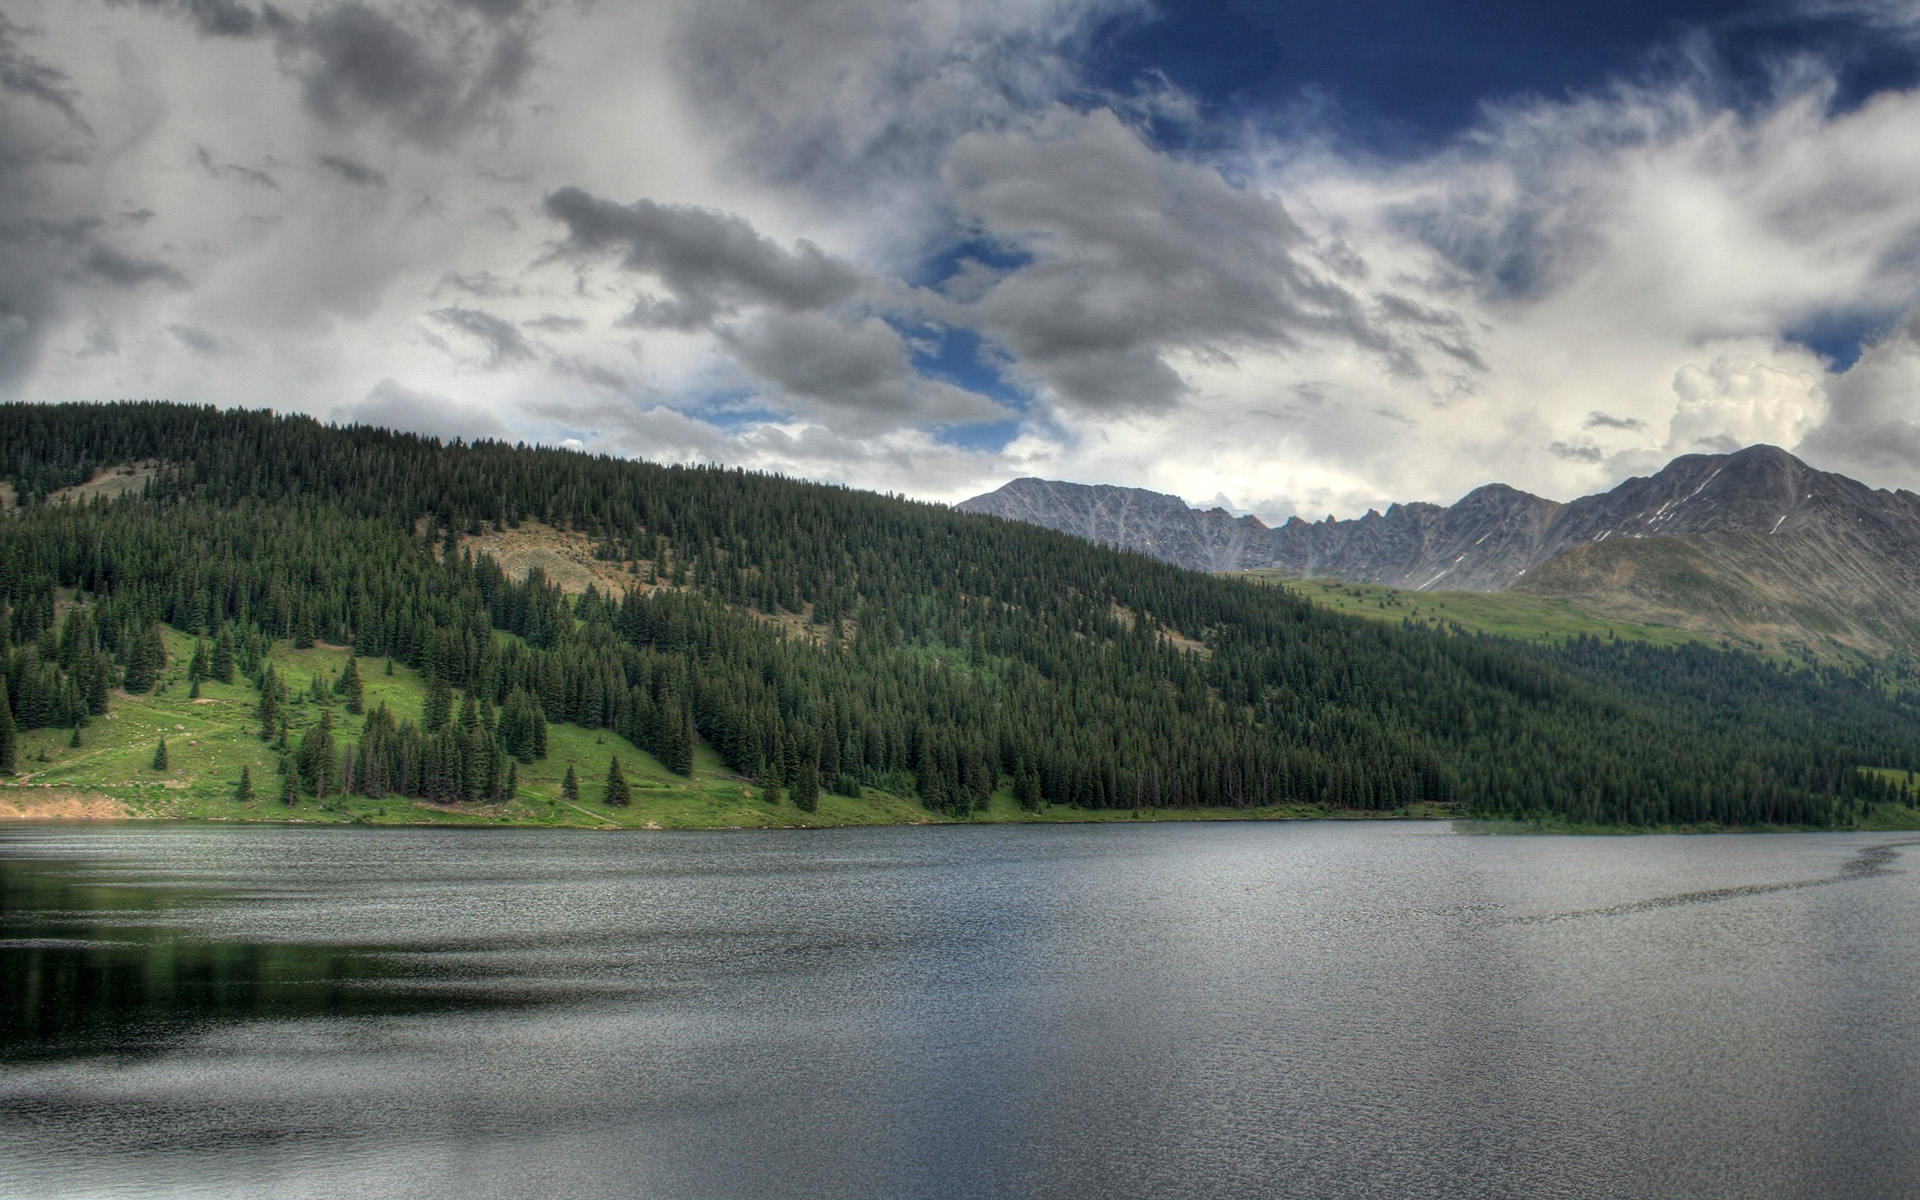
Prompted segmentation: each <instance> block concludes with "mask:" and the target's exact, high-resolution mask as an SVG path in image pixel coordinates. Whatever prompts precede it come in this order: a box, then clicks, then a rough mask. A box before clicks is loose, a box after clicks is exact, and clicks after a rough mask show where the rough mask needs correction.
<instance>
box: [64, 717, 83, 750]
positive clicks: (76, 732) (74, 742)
mask: <svg viewBox="0 0 1920 1200" xmlns="http://www.w3.org/2000/svg"><path fill="white" fill-rule="evenodd" d="M79 748H80V722H78V721H75V722H74V723H73V736H72V737H70V738H68V739H67V749H69V750H78V749H79Z"/></svg>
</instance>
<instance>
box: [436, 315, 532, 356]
mask: <svg viewBox="0 0 1920 1200" xmlns="http://www.w3.org/2000/svg"><path fill="white" fill-rule="evenodd" d="M433 315H434V316H435V317H436V318H438V319H439V320H441V321H444V322H445V323H446V324H448V325H451V326H452V327H453V328H455V329H458V330H460V331H461V332H462V333H465V334H468V335H470V336H472V337H475V338H478V339H479V340H480V341H482V342H483V343H485V344H486V347H487V365H488V366H489V367H497V366H500V365H501V364H503V363H507V362H514V361H524V360H527V359H531V358H533V357H534V352H533V347H532V346H531V345H529V344H528V343H527V339H526V338H525V337H524V336H522V335H521V333H520V329H519V327H518V326H516V325H515V324H514V323H513V322H511V321H508V320H504V319H502V318H500V317H496V316H494V315H493V314H492V313H487V312H481V311H480V310H479V309H474V308H442V309H436V310H435V311H434V314H433Z"/></svg>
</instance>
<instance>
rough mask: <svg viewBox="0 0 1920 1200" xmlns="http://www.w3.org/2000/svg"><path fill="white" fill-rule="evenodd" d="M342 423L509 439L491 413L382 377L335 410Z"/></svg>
mask: <svg viewBox="0 0 1920 1200" xmlns="http://www.w3.org/2000/svg"><path fill="white" fill-rule="evenodd" d="M332 416H333V418H334V419H335V420H337V421H340V422H341V423H343V424H347V423H353V422H358V423H359V424H362V425H380V426H385V427H386V428H389V429H404V430H409V431H411V432H414V433H424V434H427V435H429V436H431V437H437V438H440V439H442V440H443V441H452V440H453V439H455V438H463V439H465V440H467V441H470V442H471V441H476V440H478V439H480V438H494V439H497V440H502V441H504V440H509V436H510V435H509V432H508V430H507V427H506V426H505V425H503V424H502V423H501V422H500V420H499V419H498V418H497V417H495V416H494V415H493V414H492V413H489V412H486V411H485V410H483V409H479V408H474V407H471V406H468V405H463V404H460V403H458V402H457V401H454V400H450V399H448V398H447V397H445V396H442V395H439V394H438V393H435V392H425V391H416V390H414V389H413V388H409V387H406V386H404V385H403V384H400V383H398V382H396V381H394V380H393V379H391V378H388V379H382V380H381V381H380V382H379V383H377V384H375V385H374V387H373V390H371V391H369V392H368V393H367V394H366V396H365V397H364V398H363V399H361V400H360V401H359V402H358V403H355V404H350V405H347V406H345V407H343V408H339V409H336V410H334V412H333V414H332Z"/></svg>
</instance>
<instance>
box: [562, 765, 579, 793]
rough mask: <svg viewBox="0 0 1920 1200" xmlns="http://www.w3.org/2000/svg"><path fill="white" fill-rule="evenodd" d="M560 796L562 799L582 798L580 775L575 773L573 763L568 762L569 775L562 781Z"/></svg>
mask: <svg viewBox="0 0 1920 1200" xmlns="http://www.w3.org/2000/svg"><path fill="white" fill-rule="evenodd" d="M560 798H561V799H562V800H578V799H580V777H579V776H578V775H575V774H574V773H573V764H572V763H568V764H567V777H566V778H565V779H562V780H561V781H560Z"/></svg>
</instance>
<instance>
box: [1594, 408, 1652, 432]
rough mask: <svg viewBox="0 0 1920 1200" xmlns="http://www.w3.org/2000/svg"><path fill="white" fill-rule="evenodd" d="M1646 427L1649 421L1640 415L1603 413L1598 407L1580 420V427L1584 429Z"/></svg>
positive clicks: (1635, 428) (1638, 428)
mask: <svg viewBox="0 0 1920 1200" xmlns="http://www.w3.org/2000/svg"><path fill="white" fill-rule="evenodd" d="M1646 427H1647V423H1646V422H1645V421H1642V420H1641V419H1640V418H1639V417H1616V416H1612V415H1610V414H1608V413H1603V412H1601V411H1599V410H1598V409H1596V410H1594V411H1593V412H1590V413H1588V414H1587V419H1586V420H1584V421H1582V422H1580V428H1582V429H1628V430H1641V429H1645V428H1646Z"/></svg>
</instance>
